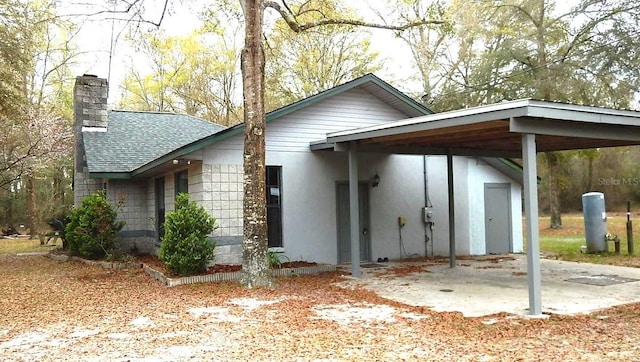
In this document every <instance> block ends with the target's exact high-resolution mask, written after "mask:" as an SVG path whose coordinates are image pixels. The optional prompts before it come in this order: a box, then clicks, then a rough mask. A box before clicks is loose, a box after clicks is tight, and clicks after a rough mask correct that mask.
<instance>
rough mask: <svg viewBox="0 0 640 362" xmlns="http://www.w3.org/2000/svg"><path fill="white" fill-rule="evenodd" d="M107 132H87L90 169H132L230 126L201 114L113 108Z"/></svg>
mask: <svg viewBox="0 0 640 362" xmlns="http://www.w3.org/2000/svg"><path fill="white" fill-rule="evenodd" d="M108 117H109V123H108V127H107V132H83V134H82V137H83V142H84V148H85V153H86V156H87V166H88V167H89V172H130V171H132V170H134V169H136V168H138V167H140V166H142V165H144V164H146V163H148V162H151V161H153V160H155V159H157V158H158V157H161V156H163V155H165V154H167V153H169V152H171V151H173V150H175V149H177V148H180V147H183V146H185V145H188V144H190V143H192V142H195V141H197V140H199V139H202V138H204V137H208V136H211V135H213V134H215V133H217V132H219V131H222V130H224V129H225V128H226V127H224V126H221V125H218V124H215V123H211V122H207V121H204V120H201V119H199V118H195V117H191V116H187V115H182V114H174V113H156V112H138V111H109V115H108Z"/></svg>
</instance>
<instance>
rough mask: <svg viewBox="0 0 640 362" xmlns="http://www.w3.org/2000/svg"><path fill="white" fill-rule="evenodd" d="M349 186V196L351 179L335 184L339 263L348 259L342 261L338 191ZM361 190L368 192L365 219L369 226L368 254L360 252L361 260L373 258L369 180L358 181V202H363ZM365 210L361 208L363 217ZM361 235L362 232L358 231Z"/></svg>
mask: <svg viewBox="0 0 640 362" xmlns="http://www.w3.org/2000/svg"><path fill="white" fill-rule="evenodd" d="M344 185H346V186H347V196H348V195H349V187H348V186H349V181H336V185H335V199H336V245H337V260H338V263H341V262H342V263H344V262H347V261H350V260H347V261H341V259H340V219H339V217H340V216H339V212H338V208H339V206H340V200H339V193H338V188H339V187H340V186H344ZM360 190H365V192H366V196H367V198H366V199H365V202H366V203H365V204H366V214H365V215H364V221H365V223H366V227H367V230H368V232H367V234H366V237H365V250H366V252H365V253H366V255H364V256H363V255H362V253H361V254H360V260H361V261H362V260H371V254H372V251H371V193H370V192H369V182H368V181H358V203H361V202H362V200H360ZM363 212H365V210H362V208H360V215H361V217H362V213H363ZM358 234H359V235H360V234H361V232H360V233H358Z"/></svg>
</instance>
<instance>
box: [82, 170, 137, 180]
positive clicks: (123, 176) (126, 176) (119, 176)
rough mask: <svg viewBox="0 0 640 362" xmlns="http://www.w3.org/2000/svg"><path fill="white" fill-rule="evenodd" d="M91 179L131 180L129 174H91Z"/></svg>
mask: <svg viewBox="0 0 640 362" xmlns="http://www.w3.org/2000/svg"><path fill="white" fill-rule="evenodd" d="M89 178H95V179H98V178H108V179H120V180H128V179H130V178H131V173H129V172H89Z"/></svg>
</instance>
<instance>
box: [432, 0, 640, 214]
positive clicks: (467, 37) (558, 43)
mask: <svg viewBox="0 0 640 362" xmlns="http://www.w3.org/2000/svg"><path fill="white" fill-rule="evenodd" d="M460 4H462V2H456V1H454V2H453V3H452V6H453V7H454V8H455V7H456V6H458V5H460ZM560 5H564V4H559V3H558V2H556V1H551V0H510V1H506V0H495V1H482V2H472V3H469V2H464V8H460V7H458V9H462V11H460V12H449V14H451V16H452V21H453V23H454V29H455V30H456V32H455V34H456V37H455V43H454V44H459V45H458V49H459V50H460V52H459V53H458V54H457V59H458V60H460V61H453V62H449V64H450V65H454V66H455V67H454V68H453V69H454V70H453V71H451V72H450V73H449V74H450V76H448V77H447V79H446V80H445V81H444V82H443V85H442V87H441V88H440V89H435V90H433V89H431V90H425V91H430V92H431V94H433V98H434V101H435V107H434V108H436V109H439V110H448V109H451V108H458V107H461V106H475V105H479V104H485V103H492V102H498V101H501V100H505V99H507V100H508V99H517V98H526V97H530V98H535V99H545V100H553V101H561V102H568V103H577V104H587V105H598V106H608V107H619V108H626V107H629V106H631V104H632V100H633V95H634V92H636V91H637V90H638V89H640V69H639V68H638V67H637V66H635V65H634V64H637V62H638V60H640V55H639V54H638V52H637V51H636V49H637V48H638V46H640V40H639V38H638V37H637V29H635V28H634V27H633V25H631V24H637V22H638V21H639V20H640V11H639V10H640V2H638V1H637V0H618V1H607V2H604V1H598V0H582V1H580V2H579V3H578V4H577V5H575V6H574V7H573V8H570V9H567V7H566V6H562V7H561V8H560ZM462 51H464V52H462ZM544 159H545V161H546V163H547V165H546V166H547V170H548V179H547V180H546V186H547V188H548V198H549V211H550V214H551V223H550V226H551V227H560V226H561V225H562V219H561V211H562V207H561V204H560V197H559V194H560V192H561V190H562V185H563V183H564V182H563V173H562V169H563V168H565V167H564V160H565V159H567V156H565V154H564V153H557V152H549V153H546V154H545V158H544Z"/></svg>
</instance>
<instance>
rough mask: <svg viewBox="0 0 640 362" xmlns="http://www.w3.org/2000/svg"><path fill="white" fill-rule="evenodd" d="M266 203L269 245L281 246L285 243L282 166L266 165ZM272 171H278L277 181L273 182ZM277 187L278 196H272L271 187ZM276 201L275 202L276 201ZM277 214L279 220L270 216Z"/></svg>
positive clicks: (271, 246)
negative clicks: (283, 232) (283, 233)
mask: <svg viewBox="0 0 640 362" xmlns="http://www.w3.org/2000/svg"><path fill="white" fill-rule="evenodd" d="M265 172H266V175H265V176H266V183H265V184H266V190H265V197H266V199H267V200H266V204H267V228H268V229H269V231H268V245H269V247H270V248H281V247H283V245H284V242H283V239H284V238H283V235H282V166H267V167H266V171H265ZM270 172H275V173H276V175H275V176H276V180H275V183H272V182H271V177H269V176H273V175H270ZM272 188H276V189H277V190H278V191H277V192H278V196H277V197H276V198H273V197H271V194H270V193H271V189H272ZM274 201H275V202H274ZM270 214H271V215H277V220H274V219H273V218H269V215H270Z"/></svg>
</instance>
